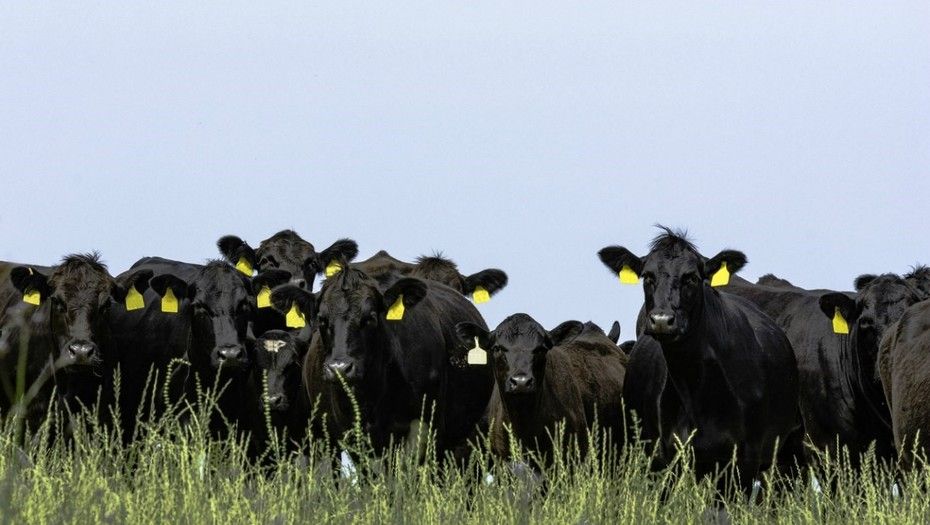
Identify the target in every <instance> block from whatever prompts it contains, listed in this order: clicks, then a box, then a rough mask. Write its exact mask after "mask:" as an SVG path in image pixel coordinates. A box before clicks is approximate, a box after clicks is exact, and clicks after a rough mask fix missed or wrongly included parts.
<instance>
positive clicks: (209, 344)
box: [151, 261, 255, 371]
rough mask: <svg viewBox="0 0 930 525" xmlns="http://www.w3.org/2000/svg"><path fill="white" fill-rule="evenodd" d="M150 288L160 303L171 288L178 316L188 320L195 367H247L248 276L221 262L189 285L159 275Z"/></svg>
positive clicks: (250, 299) (251, 301) (252, 303)
mask: <svg viewBox="0 0 930 525" xmlns="http://www.w3.org/2000/svg"><path fill="white" fill-rule="evenodd" d="M151 286H152V289H153V290H155V292H156V293H158V294H159V295H160V296H162V298H163V300H164V298H165V296H166V295H167V293H168V290H171V294H172V295H173V296H174V297H175V298H177V300H178V301H179V302H183V304H181V305H180V306H179V308H178V315H189V316H190V320H191V349H190V356H189V357H190V359H191V363H192V364H194V366H196V367H198V368H199V369H201V370H205V369H212V370H214V371H219V370H220V369H221V368H222V369H227V370H242V369H244V368H246V367H248V365H249V354H248V347H249V345H250V342H251V341H250V339H251V338H252V335H251V330H250V326H249V325H250V322H251V320H252V316H253V315H254V312H255V296H254V294H253V293H252V289H251V283H250V281H249V279H248V278H247V277H245V276H244V275H242V273H241V272H239V271H238V270H236V269H235V268H234V267H233V266H231V265H229V264H227V263H226V262H224V261H212V262H209V263H207V264H206V265H205V266H204V267H203V268H201V269H200V271H199V272H198V273H197V275H196V276H195V277H194V278H193V279H192V280H191V281H190V282H187V281H184V280H182V279H179V278H178V277H176V276H174V275H171V274H163V275H158V276H156V277H153V278H152V280H151ZM169 315H170V314H169Z"/></svg>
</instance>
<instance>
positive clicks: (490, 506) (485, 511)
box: [0, 397, 930, 525]
mask: <svg viewBox="0 0 930 525" xmlns="http://www.w3.org/2000/svg"><path fill="white" fill-rule="evenodd" d="M204 406H210V402H209V397H207V398H206V401H205V403H204ZM181 412H185V413H186V419H187V423H186V424H181V423H179V418H178V415H179V414H180V413H181ZM208 415H209V410H208V409H207V408H200V409H198V410H188V409H183V408H178V409H177V410H176V411H175V412H173V413H172V414H171V415H169V416H166V417H164V418H161V419H159V420H158V421H149V422H145V423H144V424H142V426H141V428H140V431H139V439H138V440H136V441H135V442H134V443H133V444H131V445H129V446H123V445H122V443H121V441H120V440H119V439H118V438H117V435H116V433H115V432H114V431H113V430H112V429H108V428H105V427H103V426H100V425H98V424H96V423H95V421H96V418H95V417H94V416H93V415H88V414H84V415H82V416H79V417H75V424H74V425H73V432H72V433H73V437H72V438H71V439H70V440H61V439H52V438H50V437H49V436H50V435H51V434H52V433H53V432H52V430H53V427H55V425H60V424H61V423H62V422H61V421H60V420H57V419H56V418H51V420H50V422H49V423H47V424H46V425H44V426H43V427H42V428H40V429H38V431H37V432H35V433H31V434H28V435H27V436H26V438H25V444H24V445H18V444H17V440H16V438H15V434H16V432H15V424H14V422H13V421H11V420H10V419H9V418H8V420H7V421H6V422H5V424H4V426H3V435H2V437H0V516H2V518H3V522H9V523H60V522H68V523H82V524H85V523H98V522H107V523H113V522H117V523H134V524H135V523H165V522H169V523H216V522H219V523H261V524H269V523H292V522H307V521H310V520H312V521H313V522H317V521H319V522H327V523H348V522H361V523H369V522H373V523H385V522H391V523H394V522H402V523H455V524H458V523H493V524H496V525H497V524H506V523H611V524H615V523H634V524H643V523H654V522H666V523H692V522H704V521H705V520H706V519H707V518H708V517H709V516H712V515H714V511H713V510H712V509H714V508H715V506H716V507H722V508H723V509H725V511H724V512H725V514H726V515H727V516H728V517H729V518H730V519H731V520H732V521H733V522H734V523H756V522H760V523H771V522H785V523H842V524H846V523H863V522H864V523H928V522H930V497H928V490H927V487H928V486H930V468H928V467H927V466H925V465H923V466H921V467H918V468H915V469H914V470H913V471H911V472H908V473H898V472H895V471H894V470H892V469H891V468H890V467H887V466H882V465H879V464H877V463H876V462H875V461H874V460H873V459H871V456H870V457H869V458H867V460H866V461H865V464H864V466H863V468H861V469H860V470H858V471H853V470H852V469H850V468H849V466H848V462H846V461H843V460H842V459H839V460H837V459H834V458H827V457H824V458H822V459H821V462H820V465H819V466H818V467H817V468H816V469H815V470H810V469H808V470H805V471H803V472H802V473H800V474H798V475H797V477H794V478H792V477H789V476H787V475H782V474H779V473H777V472H771V473H768V474H766V476H765V479H764V480H763V482H764V486H765V487H766V488H764V489H763V490H762V491H761V492H760V493H759V495H758V498H757V500H756V501H755V502H752V503H751V502H749V501H748V498H747V496H746V495H744V494H740V493H738V492H735V493H731V494H729V495H727V496H724V497H721V496H720V495H718V493H717V492H716V491H715V489H714V487H715V482H714V480H712V479H702V480H697V479H695V478H694V476H693V474H692V472H691V470H690V468H689V466H688V465H689V462H690V455H689V454H690V452H689V450H688V449H687V447H684V448H683V449H682V451H681V454H680V456H679V458H678V459H677V461H676V462H675V463H674V464H673V465H672V466H671V467H670V468H668V469H666V470H664V471H660V472H652V471H651V470H650V468H649V463H650V461H649V454H648V451H647V450H645V449H644V447H643V446H642V445H637V444H634V445H631V446H629V447H627V448H625V449H624V450H623V451H620V452H617V451H616V450H612V449H611V448H610V447H606V446H604V445H603V442H602V441H601V440H592V443H590V444H589V445H588V447H587V449H586V450H585V451H584V452H585V453H582V451H580V450H578V447H577V446H575V447H569V452H566V453H564V454H557V455H555V456H554V457H553V458H552V461H551V465H550V466H549V467H546V468H545V469H544V471H543V474H542V477H543V478H544V480H545V481H544V482H540V481H538V480H537V479H536V478H535V477H534V476H532V475H527V474H526V473H525V472H524V473H520V472H515V469H514V468H513V462H511V461H504V460H499V459H495V458H493V457H491V456H490V455H488V454H487V453H486V452H485V451H484V450H485V449H484V448H483V447H477V448H475V450H474V451H473V452H472V455H471V458H470V460H469V462H468V464H467V465H465V466H462V465H456V464H454V463H453V462H450V461H442V460H435V459H430V460H424V461H420V460H418V458H417V456H418V454H417V453H416V452H413V450H415V449H416V447H394V448H392V449H391V450H390V452H389V453H387V454H386V455H384V456H383V457H381V458H375V457H373V456H372V455H371V454H369V453H368V452H367V450H368V448H367V444H366V441H365V439H364V436H359V435H355V434H353V435H351V436H348V438H347V439H346V440H345V441H344V442H343V445H342V446H346V447H349V448H351V449H352V450H353V451H354V452H355V453H356V454H357V455H358V456H359V458H358V461H357V465H358V471H359V473H360V475H359V476H358V477H356V478H354V479H348V478H345V477H343V476H342V475H340V472H339V466H338V463H337V462H336V461H334V458H336V457H338V451H337V450H328V449H327V448H326V447H324V446H323V445H322V444H321V443H322V441H316V440H312V439H310V438H309V437H307V438H306V439H305V440H304V451H303V452H302V453H300V454H297V453H288V452H285V449H284V448H283V447H272V448H271V449H270V450H269V452H268V457H267V458H266V461H263V462H260V463H259V464H258V465H256V464H251V463H250V462H249V461H248V460H247V458H246V452H245V445H244V444H243V443H242V442H241V441H237V440H236V439H235V438H229V439H226V440H214V439H211V438H210V436H209V433H208V431H207V429H206V424H205V421H206V420H207V418H208ZM427 449H429V447H427ZM513 453H514V455H515V457H516V458H517V459H518V460H522V461H524V462H526V463H533V462H534V458H533V455H532V454H529V453H527V451H524V450H521V449H520V448H519V447H517V446H516V445H514V446H513ZM431 456H432V455H431V454H429V453H428V454H427V457H431ZM488 473H490V474H492V475H493V476H494V480H493V482H491V483H487V482H486V481H485V477H486V475H487V474H488ZM812 476H816V478H817V480H818V481H819V483H820V486H821V488H822V492H821V493H818V492H816V491H814V490H813V489H812V482H811V479H812ZM895 479H898V480H899V483H900V485H901V487H902V490H901V494H900V496H899V497H892V495H891V486H892V484H893V483H894V480H895ZM775 487H777V488H775ZM724 512H717V516H720V515H722V514H724Z"/></svg>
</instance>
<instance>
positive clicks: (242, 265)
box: [236, 257, 252, 277]
mask: <svg viewBox="0 0 930 525" xmlns="http://www.w3.org/2000/svg"><path fill="white" fill-rule="evenodd" d="M236 269H237V270H239V271H240V272H242V273H243V274H245V276H246V277H252V263H250V262H249V261H248V260H246V258H245V257H239V261H238V262H237V263H236Z"/></svg>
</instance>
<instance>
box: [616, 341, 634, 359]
mask: <svg viewBox="0 0 930 525" xmlns="http://www.w3.org/2000/svg"><path fill="white" fill-rule="evenodd" d="M617 346H619V347H620V350H623V353H624V354H626V355H630V353H631V352H632V351H633V347H634V346H636V341H635V340H632V339H631V340H629V341H624V342H622V343H620V344H619V345H617Z"/></svg>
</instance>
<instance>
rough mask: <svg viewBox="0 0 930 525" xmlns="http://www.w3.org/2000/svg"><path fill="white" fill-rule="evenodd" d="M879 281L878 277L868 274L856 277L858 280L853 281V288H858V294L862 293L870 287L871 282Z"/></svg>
mask: <svg viewBox="0 0 930 525" xmlns="http://www.w3.org/2000/svg"><path fill="white" fill-rule="evenodd" d="M875 279H878V276H877V275H874V274H871V273H866V274H863V275H860V276H859V277H856V280H855V281H853V286H854V287H855V288H856V291H857V292H861V291H862V289H863V288H865V287H866V286H868V285H869V283H870V282H872V281H874V280H875Z"/></svg>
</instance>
